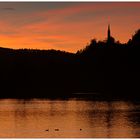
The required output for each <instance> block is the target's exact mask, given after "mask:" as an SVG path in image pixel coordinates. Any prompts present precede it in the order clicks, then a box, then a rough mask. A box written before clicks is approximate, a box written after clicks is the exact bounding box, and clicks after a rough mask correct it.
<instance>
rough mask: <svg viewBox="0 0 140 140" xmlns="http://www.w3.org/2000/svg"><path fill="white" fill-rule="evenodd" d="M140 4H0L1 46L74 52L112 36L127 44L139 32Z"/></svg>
mask: <svg viewBox="0 0 140 140" xmlns="http://www.w3.org/2000/svg"><path fill="white" fill-rule="evenodd" d="M139 13H140V2H0V27H1V28H0V46H1V47H6V48H13V49H21V48H27V49H46V50H47V49H56V50H64V51H68V52H76V51H77V50H79V49H82V48H84V47H85V46H86V45H87V43H89V42H90V40H91V39H93V38H96V39H97V40H105V39H106V37H107V26H108V24H110V25H111V35H112V36H113V37H114V38H115V39H116V40H119V41H120V42H122V43H124V42H127V41H128V40H129V39H130V38H131V37H132V35H133V34H134V33H135V31H136V30H137V29H139V25H140V19H139Z"/></svg>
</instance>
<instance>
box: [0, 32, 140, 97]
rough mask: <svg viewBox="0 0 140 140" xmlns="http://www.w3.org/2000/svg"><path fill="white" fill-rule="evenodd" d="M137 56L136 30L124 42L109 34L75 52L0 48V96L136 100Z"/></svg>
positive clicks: (139, 39) (139, 58)
mask: <svg viewBox="0 0 140 140" xmlns="http://www.w3.org/2000/svg"><path fill="white" fill-rule="evenodd" d="M139 53H140V30H138V31H137V32H136V33H135V34H134V35H133V36H132V38H131V39H130V40H129V41H128V42H127V43H124V44H122V43H120V42H119V41H117V42H116V41H115V39H114V38H113V37H112V36H111V35H110V33H109V34H108V39H107V40H105V41H97V40H96V39H92V40H91V42H90V43H89V44H88V45H87V46H86V47H85V48H83V49H81V50H79V51H77V53H68V52H64V51H60V50H32V49H18V50H14V49H6V48H0V97H1V98H35V97H36V98H55V97H57V98H58V97H59V98H68V97H73V96H74V97H75V96H76V97H82V96H84V98H88V97H90V99H97V98H98V99H119V98H124V99H140V95H139V94H138V93H139V91H140V89H139V82H138V81H139V80H140V75H139V73H140V68H139V64H140V55H139ZM75 93H86V94H75ZM89 93H98V94H96V96H95V95H93V94H89Z"/></svg>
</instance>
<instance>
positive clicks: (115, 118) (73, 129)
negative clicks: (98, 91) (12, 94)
mask: <svg viewBox="0 0 140 140" xmlns="http://www.w3.org/2000/svg"><path fill="white" fill-rule="evenodd" d="M0 137H14V138H15V137H20V138H21V137H22V138H25V137H28V138H35V137H36V138H41V137H43V138H71V137H72V138H88V137H90V138H97V137H102V138H109V137H112V138H113V137H128V138H129V137H130V138H131V137H132V138H134V137H140V104H139V103H138V102H137V103H136V102H135V103H134V102H128V101H112V102H106V101H87V100H78V99H69V100H38V99H33V100H16V99H1V100H0Z"/></svg>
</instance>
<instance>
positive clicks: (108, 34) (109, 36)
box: [107, 24, 111, 41]
mask: <svg viewBox="0 0 140 140" xmlns="http://www.w3.org/2000/svg"><path fill="white" fill-rule="evenodd" d="M110 38H111V35H110V24H108V31H107V41H110Z"/></svg>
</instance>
